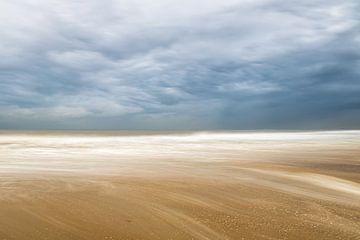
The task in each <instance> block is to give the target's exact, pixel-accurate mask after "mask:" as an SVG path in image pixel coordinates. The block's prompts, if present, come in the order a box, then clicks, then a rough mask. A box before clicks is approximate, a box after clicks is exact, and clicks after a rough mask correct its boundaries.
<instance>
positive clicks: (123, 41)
mask: <svg viewBox="0 0 360 240" xmlns="http://www.w3.org/2000/svg"><path fill="white" fill-rule="evenodd" d="M0 128H15V129H38V128H44V129H263V128H266V129H276V128H288V129H339V128H347V129H349V128H360V1H358V0H341V1H340V0H336V1H333V0H302V1H290V0H289V1H281V0H224V1H219V0H197V1H194V0H57V1H55V0H1V1H0Z"/></svg>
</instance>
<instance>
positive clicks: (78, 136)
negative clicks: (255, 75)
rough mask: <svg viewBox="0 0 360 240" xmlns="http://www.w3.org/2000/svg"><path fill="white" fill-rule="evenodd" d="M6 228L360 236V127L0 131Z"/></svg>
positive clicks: (97, 235)
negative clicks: (150, 131) (317, 130)
mask: <svg viewBox="0 0 360 240" xmlns="http://www.w3.org/2000/svg"><path fill="white" fill-rule="evenodd" d="M0 239H9V240H10V239H54V240H56V239H62V240H64V239H360V131H332V132H208V133H205V132H204V133H175V132H174V133H171V132H168V133H156V132H155V133H147V132H136V133H133V132H126V133H124V132H112V133H108V132H90V133H89V132H87V133H84V132H0Z"/></svg>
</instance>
